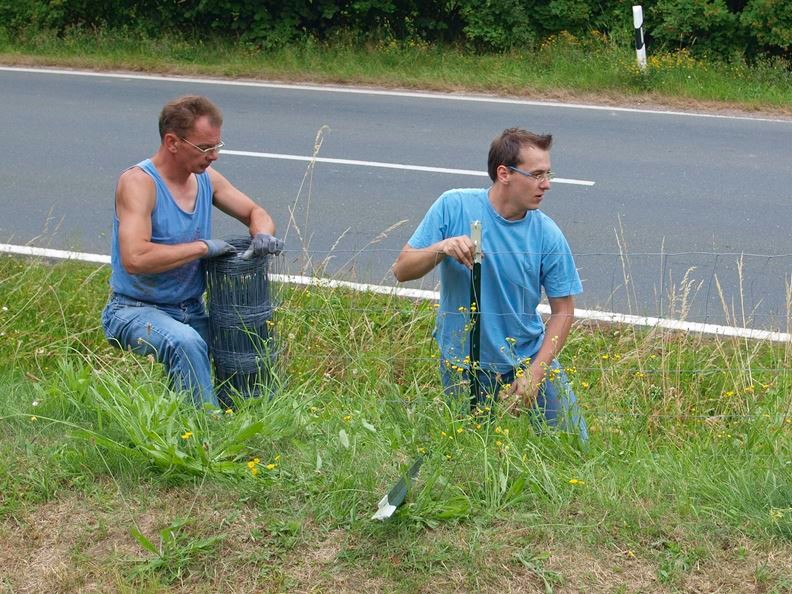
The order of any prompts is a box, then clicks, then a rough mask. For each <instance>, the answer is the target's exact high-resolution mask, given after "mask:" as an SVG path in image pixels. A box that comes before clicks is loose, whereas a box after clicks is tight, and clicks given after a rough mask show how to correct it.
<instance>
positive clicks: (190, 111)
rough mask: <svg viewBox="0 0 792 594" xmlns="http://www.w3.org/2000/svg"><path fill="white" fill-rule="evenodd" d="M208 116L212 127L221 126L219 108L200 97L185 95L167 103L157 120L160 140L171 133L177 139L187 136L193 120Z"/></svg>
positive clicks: (221, 115) (221, 116) (221, 117)
mask: <svg viewBox="0 0 792 594" xmlns="http://www.w3.org/2000/svg"><path fill="white" fill-rule="evenodd" d="M203 116H208V117H209V121H210V122H211V123H212V125H213V126H218V127H219V126H222V125H223V114H222V113H220V108H219V107H217V105H215V104H214V103H212V102H211V101H209V99H207V98H206V97H201V96H200V95H185V96H184V97H179V98H178V99H174V100H172V101H168V102H167V103H166V104H165V107H163V108H162V112H161V113H160V118H159V133H160V139H164V138H165V134H167V133H168V132H172V133H173V134H176V135H177V136H178V137H179V138H184V137H185V136H187V135H188V134H189V133H190V131H191V130H192V128H193V126H194V125H195V120H197V119H198V118H200V117H203Z"/></svg>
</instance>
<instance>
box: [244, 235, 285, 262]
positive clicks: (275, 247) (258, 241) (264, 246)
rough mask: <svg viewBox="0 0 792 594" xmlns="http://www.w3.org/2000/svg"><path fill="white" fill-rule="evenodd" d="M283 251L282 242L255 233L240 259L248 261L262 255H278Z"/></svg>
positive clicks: (269, 236) (270, 236) (275, 238)
mask: <svg viewBox="0 0 792 594" xmlns="http://www.w3.org/2000/svg"><path fill="white" fill-rule="evenodd" d="M282 251H283V241H282V240H280V239H278V238H277V237H273V236H272V235H270V234H269V233H256V234H255V235H254V236H253V239H251V240H250V247H249V248H248V249H247V250H246V251H245V253H244V254H242V258H243V259H245V260H249V259H250V258H252V257H253V256H263V255H264V254H275V255H277V254H280V253H281V252H282Z"/></svg>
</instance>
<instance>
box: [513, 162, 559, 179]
mask: <svg viewBox="0 0 792 594" xmlns="http://www.w3.org/2000/svg"><path fill="white" fill-rule="evenodd" d="M506 167H508V168H509V169H511V170H512V171H516V172H517V173H519V174H520V175H524V176H525V177H532V178H534V179H535V180H536V181H539V182H543V181H550V180H552V179H553V178H554V177H555V173H553V172H552V171H549V170H548V171H537V172H536V173H531V172H530V171H523V170H522V169H520V168H519V167H512V166H511V165H506Z"/></svg>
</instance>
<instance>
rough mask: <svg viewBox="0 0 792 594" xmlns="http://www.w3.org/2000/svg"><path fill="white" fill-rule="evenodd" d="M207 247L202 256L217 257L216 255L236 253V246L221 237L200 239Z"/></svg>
mask: <svg viewBox="0 0 792 594" xmlns="http://www.w3.org/2000/svg"><path fill="white" fill-rule="evenodd" d="M201 241H203V242H204V243H205V244H206V247H208V248H209V251H208V252H207V253H206V255H205V256H204V258H217V257H218V256H225V255H226V254H236V253H237V250H236V248H235V247H234V246H233V245H231V244H230V243H228V242H227V241H223V240H222V239H202V240H201Z"/></svg>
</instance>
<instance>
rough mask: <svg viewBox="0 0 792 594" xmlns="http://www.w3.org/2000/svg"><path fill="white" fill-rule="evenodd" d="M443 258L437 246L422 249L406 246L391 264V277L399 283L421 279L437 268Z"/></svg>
mask: <svg viewBox="0 0 792 594" xmlns="http://www.w3.org/2000/svg"><path fill="white" fill-rule="evenodd" d="M443 258H445V254H444V253H443V252H442V251H440V249H439V247H438V244H435V245H431V246H429V247H428V248H422V249H415V248H411V247H409V246H407V247H405V248H404V249H403V250H402V252H401V254H399V257H398V259H397V260H396V262H395V263H394V264H393V267H392V270H393V275H394V276H395V277H396V280H398V281H399V282H405V281H409V280H415V279H417V278H421V277H422V276H424V275H425V274H427V273H428V272H430V271H431V270H432V269H433V268H434V267H435V266H437V264H438V263H439V262H440V261H441V260H442V259H443Z"/></svg>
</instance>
